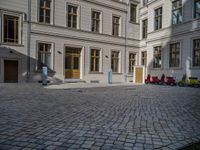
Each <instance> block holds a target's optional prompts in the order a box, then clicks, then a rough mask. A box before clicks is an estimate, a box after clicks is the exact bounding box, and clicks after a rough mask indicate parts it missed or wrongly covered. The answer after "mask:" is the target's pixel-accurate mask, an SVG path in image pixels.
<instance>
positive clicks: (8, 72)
mask: <svg viewBox="0 0 200 150" xmlns="http://www.w3.org/2000/svg"><path fill="white" fill-rule="evenodd" d="M4 82H5V83H16V82H18V61H17V60H4Z"/></svg>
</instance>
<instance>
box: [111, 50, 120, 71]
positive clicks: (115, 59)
mask: <svg viewBox="0 0 200 150" xmlns="http://www.w3.org/2000/svg"><path fill="white" fill-rule="evenodd" d="M111 69H112V71H113V72H116V73H118V72H119V52H117V51H112V53H111Z"/></svg>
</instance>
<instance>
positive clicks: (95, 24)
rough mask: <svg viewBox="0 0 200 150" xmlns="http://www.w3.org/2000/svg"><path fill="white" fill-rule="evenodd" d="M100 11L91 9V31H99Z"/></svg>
mask: <svg viewBox="0 0 200 150" xmlns="http://www.w3.org/2000/svg"><path fill="white" fill-rule="evenodd" d="M100 16H101V13H100V12H97V11H92V32H100V21H101V18H100Z"/></svg>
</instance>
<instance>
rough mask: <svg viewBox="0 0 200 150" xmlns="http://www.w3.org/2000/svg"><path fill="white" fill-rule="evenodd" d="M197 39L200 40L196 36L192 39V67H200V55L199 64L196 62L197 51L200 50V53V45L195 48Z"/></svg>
mask: <svg viewBox="0 0 200 150" xmlns="http://www.w3.org/2000/svg"><path fill="white" fill-rule="evenodd" d="M196 40H199V41H200V38H195V39H193V40H192V67H194V68H200V56H199V65H196V64H195V51H199V54H200V46H199V48H198V49H195V41H196Z"/></svg>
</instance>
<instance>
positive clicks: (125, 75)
mask: <svg viewBox="0 0 200 150" xmlns="http://www.w3.org/2000/svg"><path fill="white" fill-rule="evenodd" d="M127 21H128V1H127V4H126V18H125V43H124V78H125V82H127V73H126V68H127V67H126V63H127V62H126V60H127V59H126V53H127V52H126V51H127Z"/></svg>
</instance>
